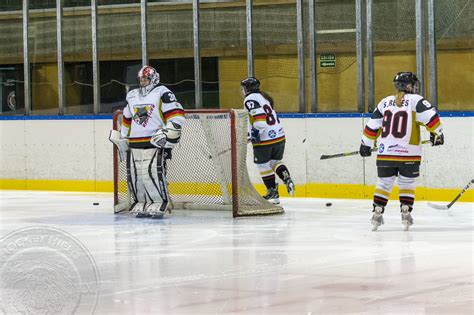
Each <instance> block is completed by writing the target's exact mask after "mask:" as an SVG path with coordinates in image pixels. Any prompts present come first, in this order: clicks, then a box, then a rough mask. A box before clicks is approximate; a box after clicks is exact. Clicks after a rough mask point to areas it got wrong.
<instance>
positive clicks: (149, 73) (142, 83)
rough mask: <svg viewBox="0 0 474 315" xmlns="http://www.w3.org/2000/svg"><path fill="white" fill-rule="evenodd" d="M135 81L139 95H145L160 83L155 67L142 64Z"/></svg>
mask: <svg viewBox="0 0 474 315" xmlns="http://www.w3.org/2000/svg"><path fill="white" fill-rule="evenodd" d="M137 81H138V84H139V87H140V95H141V96H146V95H148V93H150V92H151V90H153V89H154V88H155V87H156V86H157V85H158V84H159V83H160V75H159V74H158V72H157V71H156V70H155V68H153V67H150V66H143V67H142V68H141V69H140V71H138V75H137Z"/></svg>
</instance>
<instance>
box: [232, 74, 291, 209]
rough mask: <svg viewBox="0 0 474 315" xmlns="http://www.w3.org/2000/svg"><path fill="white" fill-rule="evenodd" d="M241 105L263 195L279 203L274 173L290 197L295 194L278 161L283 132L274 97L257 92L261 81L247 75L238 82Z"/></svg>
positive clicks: (281, 155)
mask: <svg viewBox="0 0 474 315" xmlns="http://www.w3.org/2000/svg"><path fill="white" fill-rule="evenodd" d="M240 86H241V92H242V94H243V96H244V97H245V99H244V106H245V108H246V109H247V110H248V112H249V122H250V123H249V140H250V141H251V142H252V144H253V153H254V162H255V164H257V168H258V170H259V171H260V176H262V179H263V183H264V184H265V186H266V187H267V194H266V195H265V196H264V198H265V199H267V200H268V201H270V202H273V203H275V204H279V203H280V199H279V198H280V195H279V193H278V184H277V183H276V181H275V173H276V174H277V175H278V177H280V179H281V180H282V181H283V182H284V183H285V185H286V189H287V191H288V194H289V195H290V196H294V193H295V184H294V183H293V181H292V179H291V177H290V172H289V171H288V168H287V167H286V166H285V164H283V162H282V161H281V160H282V159H283V153H284V151H285V131H284V130H283V127H282V126H281V125H280V120H279V119H278V116H277V113H276V112H275V109H274V108H273V99H272V98H271V97H270V95H268V94H267V93H265V92H263V91H260V81H258V80H257V79H256V78H254V77H248V78H246V79H244V80H242V81H241V82H240Z"/></svg>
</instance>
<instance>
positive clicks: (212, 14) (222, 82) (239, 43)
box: [201, 1, 247, 108]
mask: <svg viewBox="0 0 474 315" xmlns="http://www.w3.org/2000/svg"><path fill="white" fill-rule="evenodd" d="M201 49H202V55H203V56H211V55H212V56H217V57H218V58H215V65H214V66H211V65H209V64H207V65H206V62H209V61H210V60H206V59H205V58H204V59H203V64H202V81H203V84H202V90H203V106H204V107H214V108H218V107H219V105H220V107H221V108H240V107H242V96H241V94H240V81H241V80H242V79H243V78H245V77H246V76H247V61H246V58H247V50H246V49H247V38H246V16H245V1H232V2H227V3H225V5H223V4H222V3H220V4H219V3H216V4H214V5H213V6H207V7H205V8H204V7H203V8H201Z"/></svg>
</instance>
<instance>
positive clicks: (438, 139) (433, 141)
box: [430, 132, 444, 146]
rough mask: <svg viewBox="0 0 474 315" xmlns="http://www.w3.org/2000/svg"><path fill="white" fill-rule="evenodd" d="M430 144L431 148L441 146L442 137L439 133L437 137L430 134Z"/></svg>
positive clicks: (442, 142)
mask: <svg viewBox="0 0 474 315" xmlns="http://www.w3.org/2000/svg"><path fill="white" fill-rule="evenodd" d="M430 142H431V145H432V146H435V145H443V144H444V135H443V134H442V133H441V134H439V135H437V134H435V133H433V132H430Z"/></svg>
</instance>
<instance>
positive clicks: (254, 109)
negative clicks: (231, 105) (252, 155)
mask: <svg viewBox="0 0 474 315" xmlns="http://www.w3.org/2000/svg"><path fill="white" fill-rule="evenodd" d="M244 106H245V108H246V109H247V111H248V112H249V122H250V124H249V131H250V129H251V128H252V127H253V128H256V129H258V130H259V131H260V142H259V143H254V144H253V145H254V146H262V145H269V144H273V143H277V142H280V141H284V140H285V131H284V130H283V127H282V126H281V124H280V120H279V119H278V116H277V113H276V112H275V110H274V109H273V106H272V105H271V104H270V101H269V100H267V99H266V98H265V97H264V96H263V95H262V94H260V93H258V92H255V93H250V94H248V95H247V96H246V97H245V99H244Z"/></svg>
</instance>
